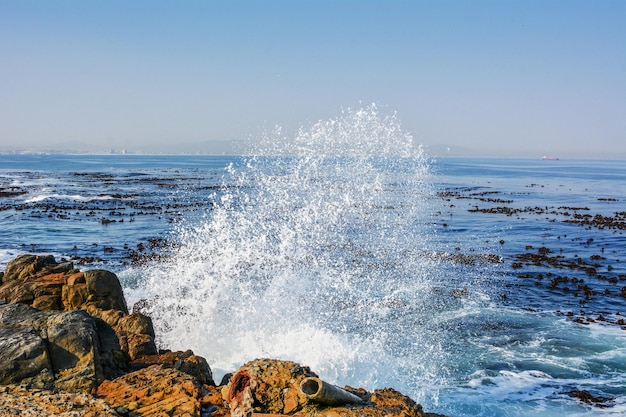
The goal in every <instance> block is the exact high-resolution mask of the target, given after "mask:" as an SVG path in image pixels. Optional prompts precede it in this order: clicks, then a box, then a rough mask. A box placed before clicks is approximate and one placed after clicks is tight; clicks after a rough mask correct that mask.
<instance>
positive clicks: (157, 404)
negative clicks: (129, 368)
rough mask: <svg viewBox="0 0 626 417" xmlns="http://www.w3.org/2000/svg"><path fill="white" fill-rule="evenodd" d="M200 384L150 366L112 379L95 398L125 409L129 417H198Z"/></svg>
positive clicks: (189, 377)
mask: <svg viewBox="0 0 626 417" xmlns="http://www.w3.org/2000/svg"><path fill="white" fill-rule="evenodd" d="M202 393H203V392H202V389H201V386H200V384H199V383H198V382H197V381H196V380H195V379H194V378H193V377H192V376H190V375H187V374H185V373H183V372H181V371H179V370H177V369H174V368H166V367H163V366H160V365H152V366H149V367H147V368H144V369H140V370H138V371H135V372H132V373H130V374H127V375H124V376H122V377H119V378H117V379H115V380H114V381H104V382H103V383H102V384H100V386H99V387H98V389H97V391H96V398H99V399H102V400H104V401H106V402H107V403H109V404H111V405H112V406H113V407H124V408H126V409H127V410H129V411H130V413H129V414H130V415H136V416H142V417H150V416H154V417H157V416H158V417H160V416H187V415H188V416H190V417H191V416H197V417H200V412H201V404H200V398H201V394H202Z"/></svg>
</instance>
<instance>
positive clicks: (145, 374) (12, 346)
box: [0, 255, 433, 417]
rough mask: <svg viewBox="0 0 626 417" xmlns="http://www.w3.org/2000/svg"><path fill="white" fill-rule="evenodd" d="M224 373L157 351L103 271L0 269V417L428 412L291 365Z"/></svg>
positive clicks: (145, 322)
mask: <svg viewBox="0 0 626 417" xmlns="http://www.w3.org/2000/svg"><path fill="white" fill-rule="evenodd" d="M229 376H230V377H229V378H225V380H224V381H223V382H222V385H221V386H220V387H217V386H215V383H214V381H213V375H212V372H211V369H210V367H209V364H208V363H207V361H206V360H205V359H204V358H202V357H200V356H197V355H195V354H194V353H193V352H192V351H190V350H187V351H184V352H183V351H179V352H170V351H161V352H157V350H156V346H155V344H154V330H153V327H152V321H151V320H150V318H149V317H147V316H145V315H144V314H142V313H141V312H139V311H133V313H131V314H129V313H128V308H127V306H126V301H125V299H124V295H123V292H122V287H121V285H120V282H119V280H118V279H117V277H116V276H115V274H113V273H111V272H108V271H103V270H94V271H85V272H81V271H78V270H76V269H74V268H73V265H72V264H71V263H57V262H56V261H55V260H54V258H53V257H51V256H35V255H24V256H20V257H18V258H16V259H15V260H13V261H12V262H10V263H9V264H8V265H7V268H6V271H5V273H4V274H2V273H0V417H5V416H13V415H23V416H38V417H41V416H68V417H69V416H72V417H74V416H84V417H100V416H102V417H111V416H122V417H150V416H154V417H157V416H158V417H161V416H185V417H208V416H211V417H222V416H224V417H225V416H245V417H255V416H257V417H260V416H266V417H267V416H274V417H275V416H281V415H289V416H298V417H305V416H306V417H309V416H310V417H313V416H316V417H317V416H328V417H331V416H332V417H339V416H342V417H352V416H354V417H356V416H370V417H382V416H387V417H394V416H403V417H424V416H429V415H428V414H424V413H423V412H422V408H421V406H419V405H418V404H416V403H415V402H414V401H413V400H411V399H410V398H409V397H407V396H405V395H403V394H401V393H399V392H397V391H394V390H392V389H388V388H387V389H382V390H376V391H373V392H368V391H365V390H364V389H355V388H351V387H343V388H340V387H338V386H335V385H332V384H329V383H327V382H325V381H322V380H321V379H319V378H318V376H317V375H316V374H315V373H314V372H312V371H311V370H310V369H309V368H308V367H306V366H302V365H300V364H298V363H295V362H290V361H281V360H275V359H257V360H254V361H251V362H248V363H246V364H245V365H243V366H242V367H241V368H240V369H239V370H237V371H236V372H235V373H234V374H232V375H229ZM430 416H433V415H430Z"/></svg>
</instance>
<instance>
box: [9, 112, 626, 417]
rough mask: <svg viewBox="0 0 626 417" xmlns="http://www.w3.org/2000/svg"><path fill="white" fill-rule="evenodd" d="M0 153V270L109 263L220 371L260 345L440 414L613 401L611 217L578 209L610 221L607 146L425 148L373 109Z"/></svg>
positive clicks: (617, 336) (625, 370) (616, 348)
mask: <svg viewBox="0 0 626 417" xmlns="http://www.w3.org/2000/svg"><path fill="white" fill-rule="evenodd" d="M0 163H1V165H0V193H2V194H0V195H2V197H1V198H0V226H1V228H2V234H1V236H0V263H1V264H2V265H1V266H2V267H4V266H5V265H6V262H7V261H8V260H10V259H12V258H14V257H15V256H17V255H19V254H21V253H27V252H32V253H52V254H54V255H55V256H57V257H59V258H60V257H65V258H68V259H71V260H74V262H75V263H76V264H77V265H78V266H80V267H81V268H96V267H97V268H106V269H109V270H113V271H114V272H116V273H117V274H118V276H119V277H120V279H121V280H122V282H123V285H124V287H125V293H126V296H127V298H128V300H129V305H131V306H132V305H133V304H134V303H135V302H137V301H140V300H142V303H141V305H142V306H143V309H144V312H146V313H147V314H149V315H150V316H151V317H152V318H153V320H154V324H155V329H156V333H157V339H158V340H157V342H158V344H159V346H160V347H161V348H169V349H187V348H191V349H193V350H194V352H195V353H197V354H200V355H202V356H204V357H206V358H207V360H208V361H209V363H210V365H211V368H212V370H213V372H214V374H215V377H216V378H217V379H218V380H219V378H220V377H221V375H223V374H225V373H227V372H231V371H234V370H236V369H237V368H238V367H239V366H240V365H242V364H243V363H244V362H245V361H247V360H251V359H254V358H257V357H272V358H281V359H288V360H294V361H298V362H300V363H302V364H303V365H308V366H310V367H311V368H312V369H313V370H314V371H315V372H317V373H318V374H320V376H321V377H322V378H323V379H325V380H328V381H329V382H332V383H335V384H339V385H346V384H348V385H352V386H358V387H364V388H366V389H375V388H382V387H392V388H395V389H397V390H399V391H401V392H403V393H405V394H407V395H409V396H410V397H412V398H413V399H414V400H416V401H417V402H419V403H421V404H422V405H423V406H424V408H425V409H426V410H428V411H433V412H440V413H446V414H449V415H451V416H470V415H471V416H475V415H481V416H490V415H493V416H516V415H542V416H543V415H550V416H560V415H562V416H572V415H623V414H624V413H626V331H625V330H624V329H623V327H624V326H620V325H619V324H616V323H618V322H619V320H620V318H621V317H623V316H622V315H623V314H626V298H624V297H622V296H621V295H620V291H621V288H622V287H625V286H626V275H625V274H626V267H625V266H624V262H626V260H625V259H624V247H625V245H624V244H625V243H626V239H625V238H624V235H623V233H624V231H623V229H620V227H619V222H618V223H615V224H616V226H614V227H608V226H605V227H600V225H597V226H596V225H593V224H585V223H583V222H580V221H579V222H575V221H574V220H576V219H585V217H575V216H574V215H575V214H577V215H581V216H582V215H587V214H589V215H590V216H591V218H592V219H593V218H594V216H597V215H600V216H605V217H606V218H613V219H619V218H620V216H619V214H618V213H622V212H624V210H625V208H626V207H625V205H624V200H625V199H626V182H625V181H624V180H626V164H625V163H624V162H623V161H584V160H576V161H565V160H561V161H542V160H540V159H537V160H530V159H475V158H474V159H469V158H461V159H454V158H431V157H429V156H428V155H427V154H425V153H424V152H423V151H422V149H421V148H420V147H419V146H418V145H417V144H416V143H415V140H414V138H412V137H411V135H410V134H408V133H407V132H405V131H404V130H403V129H402V127H401V125H400V122H399V120H398V119H397V117H396V116H395V115H394V114H385V113H384V112H381V111H380V110H379V109H378V108H376V107H375V106H370V107H366V108H361V109H347V110H345V111H343V112H342V113H341V114H339V115H338V116H337V117H335V118H331V119H329V120H325V121H320V122H317V123H313V124H311V125H310V126H305V127H302V128H301V129H300V130H299V131H297V132H293V133H284V132H282V131H281V130H280V129H276V130H275V131H272V132H269V133H267V134H265V135H263V137H261V138H259V139H258V141H257V144H256V145H255V148H254V149H253V151H252V152H251V155H250V156H202V155H197V156H191V155H187V156H171V155H163V156H141V155H0ZM542 248H544V249H542ZM542 251H543V252H542ZM537 253H545V254H547V256H548V257H549V258H550V259H552V261H555V260H556V261H555V262H561V263H565V262H566V261H572V265H569V264H568V265H569V266H563V265H561V267H555V266H554V265H548V264H546V263H545V262H544V263H541V262H538V264H537V263H532V262H527V261H524V260H520V257H519V256H520V255H522V254H537ZM544 261H545V259H544ZM516 264H521V267H520V266H519V265H516ZM588 264H593V265H594V266H593V267H594V270H595V271H596V273H595V275H593V274H591V275H590V274H589V273H587V272H584V270H582V269H580V268H578V267H577V266H579V267H583V266H586V265H588ZM557 277H558V279H557ZM565 277H566V278H567V281H565ZM555 283H556V284H555ZM553 284H554V285H553ZM583 285H586V286H587V287H589V288H590V289H589V290H588V291H585V290H584V288H583ZM583 314H584V315H583ZM600 317H602V320H600V319H599V318H600ZM592 318H593V319H592ZM577 319H578V320H577ZM590 319H591V320H590ZM583 391H584V392H588V393H590V395H592V396H593V398H596V399H598V400H599V402H597V403H595V404H589V403H585V402H583V401H581V400H580V399H578V398H576V397H575V396H574V395H573V393H576V392H583Z"/></svg>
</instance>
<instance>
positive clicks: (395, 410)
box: [222, 359, 423, 417]
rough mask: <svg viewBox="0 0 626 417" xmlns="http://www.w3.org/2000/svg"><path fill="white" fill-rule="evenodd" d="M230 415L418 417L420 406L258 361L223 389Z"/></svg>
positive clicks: (288, 365) (290, 365)
mask: <svg viewBox="0 0 626 417" xmlns="http://www.w3.org/2000/svg"><path fill="white" fill-rule="evenodd" d="M222 396H223V398H224V400H225V401H226V402H227V403H228V406H229V408H230V411H231V415H232V416H233V417H246V416H250V415H252V416H254V415H255V414H272V415H295V416H301V417H304V416H318V417H321V416H326V417H339V416H342V417H357V416H368V417H385V416H386V417H394V416H398V417H400V416H402V417H422V416H423V413H422V407H421V406H420V405H418V404H417V403H415V402H414V401H413V400H411V399H410V398H409V397H407V396H405V395H402V394H401V393H399V392H397V391H394V390H392V389H389V388H387V389H382V390H376V391H374V392H371V393H370V392H367V391H365V390H364V389H355V388H351V387H344V388H339V387H337V386H335V385H332V384H329V383H327V382H324V381H321V380H320V379H319V378H317V375H316V374H315V373H313V372H311V370H310V369H309V368H308V367H303V366H301V365H300V364H298V363H295V362H289V361H279V360H273V359H257V360H254V361H252V362H248V363H247V364H245V365H244V366H242V367H241V368H240V369H239V370H238V371H237V372H236V373H235V374H234V375H233V376H232V378H231V379H230V382H229V383H228V385H226V386H225V387H224V388H223V389H222Z"/></svg>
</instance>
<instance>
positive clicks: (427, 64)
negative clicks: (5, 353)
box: [0, 0, 626, 159]
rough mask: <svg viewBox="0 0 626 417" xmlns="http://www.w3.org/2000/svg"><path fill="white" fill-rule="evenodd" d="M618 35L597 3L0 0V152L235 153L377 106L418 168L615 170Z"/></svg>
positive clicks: (625, 10)
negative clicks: (265, 138) (486, 164)
mask: <svg viewBox="0 0 626 417" xmlns="http://www.w3.org/2000/svg"><path fill="white" fill-rule="evenodd" d="M624 22H626V2H623V1H606V0H600V1H593V2H591V1H583V0H580V1H577V0H575V1H550V0H547V1H519V2H516V1H473V2H467V1H461V0H450V1H445V2H436V1H408V0H407V1H394V0H391V1H358V2H357V1H347V0H346V1H322V0H319V1H297V2H294V1H276V0H269V1H264V2H253V1H231V2H216V1H199V0H193V1H192V0H185V1H177V2H174V1H162V0H157V1H144V0H137V1H133V2H128V1H121V0H112V1H106V2H105V1H90V2H81V1H78V0H63V1H61V0H52V1H46V2H44V1H34V0H33V1H29V0H0V54H1V56H2V60H0V91H2V94H0V151H3V152H7V151H8V152H11V151H41V150H49V151H64V150H66V151H83V152H107V151H114V152H123V151H124V150H126V151H127V152H132V153H137V152H138V153H214V154H222V153H237V152H236V150H237V149H241V144H242V143H244V142H246V141H252V142H254V141H255V139H256V138H258V137H260V136H262V135H263V133H264V132H265V131H266V130H271V129H273V128H274V126H275V125H280V126H283V127H284V128H285V130H286V131H296V130H297V129H298V128H299V127H300V126H307V125H309V124H311V123H314V122H315V121H317V120H320V119H322V120H323V119H329V118H334V117H336V115H337V114H339V113H340V112H341V110H342V109H344V108H349V107H350V108H356V107H360V106H367V105H369V104H370V103H377V104H378V106H379V108H380V109H381V111H382V112H387V113H396V114H397V116H398V118H399V119H400V120H401V122H402V127H403V129H405V130H406V131H407V132H410V133H411V134H412V135H413V137H414V141H415V143H418V144H423V145H424V146H425V148H426V149H427V151H428V150H430V151H431V153H433V154H436V155H446V154H449V155H451V156H504V157H511V156H518V157H541V156H544V155H546V156H555V157H561V158H594V159H605V158H606V159H626V145H625V144H626V117H625V116H626V25H624ZM448 149H449V150H448Z"/></svg>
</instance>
